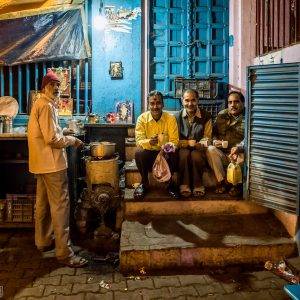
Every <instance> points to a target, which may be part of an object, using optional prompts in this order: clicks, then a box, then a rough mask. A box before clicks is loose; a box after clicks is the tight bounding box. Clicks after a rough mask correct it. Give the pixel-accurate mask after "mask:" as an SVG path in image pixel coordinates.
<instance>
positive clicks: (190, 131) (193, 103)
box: [175, 89, 212, 197]
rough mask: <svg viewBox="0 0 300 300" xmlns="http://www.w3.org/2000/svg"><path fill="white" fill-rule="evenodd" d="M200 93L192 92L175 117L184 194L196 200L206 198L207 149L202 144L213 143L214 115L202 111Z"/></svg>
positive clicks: (181, 183) (186, 94)
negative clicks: (204, 141)
mask: <svg viewBox="0 0 300 300" xmlns="http://www.w3.org/2000/svg"><path fill="white" fill-rule="evenodd" d="M198 98H199V96H198V93H197V91H195V90H192V89H188V90H186V91H185V92H184V94H183V96H182V99H181V102H182V105H183V109H182V110H181V111H179V112H177V113H176V114H175V117H176V120H177V125H178V131H179V140H180V142H179V147H180V149H179V171H180V193H181V195H182V196H184V197H189V196H190V195H191V193H192V191H193V195H194V196H196V197H199V196H204V195H205V188H204V186H203V183H202V176H203V170H204V167H205V162H206V157H205V150H206V148H205V146H204V145H202V144H201V143H200V140H201V139H203V138H206V139H207V141H208V140H210V139H211V135H212V119H211V114H210V113H208V112H206V111H205V110H202V109H199V108H198Z"/></svg>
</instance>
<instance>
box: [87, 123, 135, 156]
mask: <svg viewBox="0 0 300 300" xmlns="http://www.w3.org/2000/svg"><path fill="white" fill-rule="evenodd" d="M84 128H85V130H86V141H87V142H89V143H90V142H103V141H106V142H113V143H116V151H117V152H118V153H119V157H120V160H122V161H123V162H125V138H127V137H128V136H130V135H134V128H135V124H128V123H96V124H90V123H87V124H85V125H84Z"/></svg>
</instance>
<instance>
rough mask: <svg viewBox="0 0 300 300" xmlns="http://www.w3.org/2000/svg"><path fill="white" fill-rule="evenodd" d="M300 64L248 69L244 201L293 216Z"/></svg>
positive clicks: (296, 196)
mask: <svg viewBox="0 0 300 300" xmlns="http://www.w3.org/2000/svg"><path fill="white" fill-rule="evenodd" d="M299 99H300V64H281V65H268V66H255V67H249V68H248V103H247V107H248V115H247V126H248V130H246V149H247V157H248V158H247V167H248V174H247V198H248V199H250V200H253V201H255V202H257V203H259V204H261V205H264V206H267V207H270V208H274V209H279V210H283V211H287V212H292V213H296V214H297V215H299V196H300V194H299V186H300V184H299V181H300V179H299V168H300V167H299V166H300V154H299V142H300V137H299V136H300V121H299V120H300V100H299Z"/></svg>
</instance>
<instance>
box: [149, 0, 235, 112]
mask: <svg viewBox="0 0 300 300" xmlns="http://www.w3.org/2000/svg"><path fill="white" fill-rule="evenodd" d="M150 15H151V17H150V18H149V21H150V37H149V53H150V62H149V63H150V80H149V81H150V89H151V90H153V89H156V90H159V91H161V92H162V93H163V94H164V95H165V96H166V97H165V101H164V104H165V108H166V109H168V110H177V109H179V108H180V101H178V99H176V98H174V90H175V86H174V85H175V77H176V76H183V77H185V78H208V77H217V78H218V81H219V82H224V83H227V82H228V27H229V21H228V0H226V1H225V0H205V1H200V0H196V1H194V0H172V1H171V0H152V1H151V2H150ZM220 86H223V85H220ZM224 86H225V85H224ZM219 96H220V97H222V96H223V90H222V89H220V95H219Z"/></svg>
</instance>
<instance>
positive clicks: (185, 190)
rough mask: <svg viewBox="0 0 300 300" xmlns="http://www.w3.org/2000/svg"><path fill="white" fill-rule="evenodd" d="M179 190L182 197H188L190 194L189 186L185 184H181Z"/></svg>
mask: <svg viewBox="0 0 300 300" xmlns="http://www.w3.org/2000/svg"><path fill="white" fill-rule="evenodd" d="M179 190H180V194H181V196H182V197H185V198H187V197H190V196H191V194H192V191H191V189H190V187H189V186H188V185H186V184H182V185H181V186H180V187H179Z"/></svg>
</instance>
